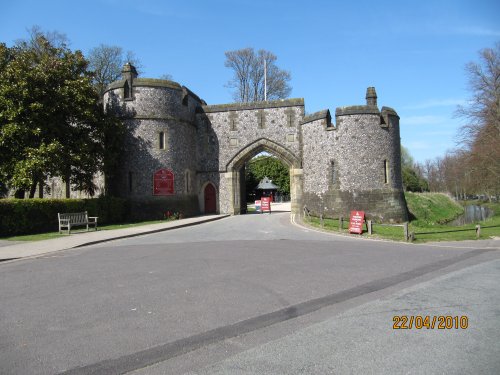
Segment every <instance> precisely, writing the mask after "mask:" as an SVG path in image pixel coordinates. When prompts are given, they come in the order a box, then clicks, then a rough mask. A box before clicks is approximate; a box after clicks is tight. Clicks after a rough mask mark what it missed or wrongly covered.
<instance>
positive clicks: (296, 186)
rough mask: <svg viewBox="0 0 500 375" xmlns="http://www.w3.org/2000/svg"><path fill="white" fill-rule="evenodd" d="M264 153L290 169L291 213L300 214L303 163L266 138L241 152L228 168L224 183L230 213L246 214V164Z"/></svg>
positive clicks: (230, 162) (284, 148)
mask: <svg viewBox="0 0 500 375" xmlns="http://www.w3.org/2000/svg"><path fill="white" fill-rule="evenodd" d="M263 151H266V152H269V153H271V154H273V155H275V156H276V157H277V158H278V159H280V160H281V161H282V162H283V163H285V164H286V165H287V166H288V167H289V169H290V199H291V211H292V214H298V213H299V212H300V203H301V199H302V165H301V161H300V159H299V158H298V157H297V156H296V155H294V153H292V152H291V151H290V150H289V149H287V148H286V147H284V146H282V145H280V144H278V143H276V142H274V141H271V140H269V139H265V138H261V139H258V140H256V141H254V142H252V143H250V144H249V145H247V146H246V147H244V148H242V149H241V150H239V152H238V153H237V154H236V155H235V156H234V157H233V158H232V159H231V160H230V161H229V163H228V164H227V166H226V173H225V175H226V176H225V177H226V178H225V179H224V182H225V185H226V186H225V187H226V189H227V192H228V194H227V198H228V200H229V202H228V203H229V207H228V208H229V212H230V213H232V214H235V215H237V214H240V213H244V212H245V210H246V200H245V163H246V162H247V161H249V160H250V159H252V158H253V157H254V156H255V155H257V154H259V153H261V152H263ZM221 182H222V181H221Z"/></svg>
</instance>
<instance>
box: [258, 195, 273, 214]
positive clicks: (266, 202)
mask: <svg viewBox="0 0 500 375" xmlns="http://www.w3.org/2000/svg"><path fill="white" fill-rule="evenodd" d="M260 200H261V205H262V206H261V211H262V212H269V213H271V197H262V198H260Z"/></svg>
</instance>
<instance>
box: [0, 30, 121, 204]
mask: <svg viewBox="0 0 500 375" xmlns="http://www.w3.org/2000/svg"><path fill="white" fill-rule="evenodd" d="M87 65H88V63H87V61H86V60H85V58H84V56H83V55H82V53H81V52H80V51H75V52H72V51H71V50H70V49H68V48H67V47H66V45H65V44H64V43H61V44H60V45H59V46H57V47H56V46H53V45H52V44H51V43H50V42H49V40H47V38H46V37H45V36H44V35H43V34H42V33H41V32H38V33H37V34H36V35H34V36H32V38H31V40H30V41H28V42H20V43H18V44H17V45H16V46H14V47H12V48H8V47H6V46H5V44H2V45H0V66H1V67H3V69H1V71H0V153H1V155H2V158H1V159H0V180H2V181H3V182H4V184H5V185H7V186H9V187H10V188H14V189H20V190H29V191H30V197H33V195H34V192H35V189H36V186H37V184H40V185H43V181H45V179H46V177H47V176H61V177H62V178H63V180H64V181H66V182H69V183H71V184H72V185H73V186H74V188H76V189H79V190H83V191H86V192H87V193H89V194H91V195H92V194H93V193H94V191H95V184H94V181H93V179H94V175H95V173H96V172H98V171H99V170H102V166H103V159H104V155H105V147H104V135H105V126H106V125H111V126H118V124H116V123H115V122H114V120H113V119H111V118H107V117H106V115H105V114H104V111H103V109H102V106H101V105H100V104H99V100H98V99H99V97H98V94H97V92H96V91H95V89H94V86H93V85H92V77H91V75H90V73H89V72H88V70H87Z"/></svg>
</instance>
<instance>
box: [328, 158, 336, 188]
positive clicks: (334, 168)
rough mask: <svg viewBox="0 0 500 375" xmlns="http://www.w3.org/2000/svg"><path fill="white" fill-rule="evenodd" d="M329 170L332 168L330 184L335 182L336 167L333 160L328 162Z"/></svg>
mask: <svg viewBox="0 0 500 375" xmlns="http://www.w3.org/2000/svg"><path fill="white" fill-rule="evenodd" d="M330 166H331V170H332V184H335V183H336V182H337V168H336V165H335V161H333V160H332V161H331V162H330Z"/></svg>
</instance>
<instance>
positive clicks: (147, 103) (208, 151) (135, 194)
mask: <svg viewBox="0 0 500 375" xmlns="http://www.w3.org/2000/svg"><path fill="white" fill-rule="evenodd" d="M104 103H105V104H106V105H107V107H108V108H109V109H110V110H112V111H114V112H115V113H116V114H117V115H119V116H122V117H123V119H124V122H125V124H126V127H127V134H126V139H125V144H124V157H123V163H122V167H121V170H120V171H119V172H120V173H119V178H118V179H117V181H115V182H116V186H115V191H116V192H117V193H118V195H120V196H123V197H129V198H133V199H136V200H141V199H158V200H161V199H163V200H165V201H166V202H168V203H169V204H171V205H172V206H175V205H177V206H178V207H181V208H182V210H184V211H185V212H186V213H187V214H196V213H229V214H239V213H242V212H244V210H245V209H246V204H245V183H244V176H245V173H244V168H245V163H246V162H247V161H249V160H250V159H251V158H252V157H254V156H255V155H257V154H259V153H260V152H262V151H267V152H269V153H271V154H274V155H275V156H276V157H278V158H279V159H280V160H281V161H282V162H284V163H285V164H286V165H287V166H288V167H289V168H290V189H291V192H290V193H291V201H292V202H291V203H292V213H293V214H298V215H300V214H301V212H302V210H303V207H304V206H307V207H308V209H309V210H311V212H313V213H315V214H318V215H319V214H323V215H324V216H327V217H338V216H339V215H343V216H345V217H348V215H349V212H350V210H364V211H365V212H366V215H367V217H368V218H372V219H375V220H381V221H402V220H406V218H407V209H406V202H405V199H404V195H403V188H402V180H401V155H400V135H399V117H398V115H397V113H396V112H395V111H394V110H393V109H391V108H388V107H382V109H381V110H379V108H378V106H377V94H376V92H375V89H374V88H372V87H370V88H368V90H367V93H366V105H359V106H351V107H341V108H337V109H336V111H335V122H333V121H332V117H331V115H330V111H329V110H324V111H320V112H317V113H314V114H311V115H307V116H306V115H305V112H304V100H303V99H286V100H278V101H266V102H254V103H237V104H222V105H207V104H206V103H205V102H204V101H203V100H201V99H200V98H199V97H198V96H197V95H196V94H194V93H193V92H191V91H190V90H189V89H188V88H186V87H184V86H181V85H179V84H178V83H176V82H173V81H168V80H160V79H145V78H138V77H137V73H136V70H135V68H134V67H133V66H131V65H129V64H127V65H125V67H124V69H123V72H122V79H121V80H119V81H115V82H113V83H112V84H111V85H109V86H108V88H107V91H106V92H105V94H104Z"/></svg>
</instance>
